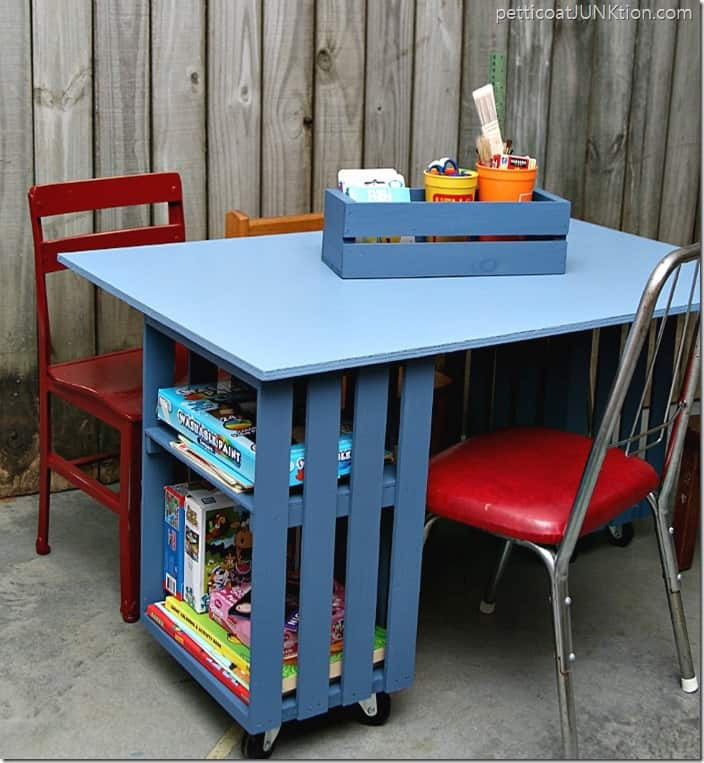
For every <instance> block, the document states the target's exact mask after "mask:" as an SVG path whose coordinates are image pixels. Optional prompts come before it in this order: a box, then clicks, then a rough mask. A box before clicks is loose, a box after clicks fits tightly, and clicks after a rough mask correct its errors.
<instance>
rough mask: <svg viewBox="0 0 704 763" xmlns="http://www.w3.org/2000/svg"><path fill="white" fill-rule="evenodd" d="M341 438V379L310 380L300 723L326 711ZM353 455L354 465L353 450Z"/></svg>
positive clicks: (303, 561)
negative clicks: (338, 455) (338, 456)
mask: <svg viewBox="0 0 704 763" xmlns="http://www.w3.org/2000/svg"><path fill="white" fill-rule="evenodd" d="M339 435H340V375H339V374H323V375H320V376H313V377H311V378H310V379H309V381H308V394H307V405H306V434H305V446H306V450H305V464H304V469H305V480H304V482H303V528H302V543H301V569H300V602H299V604H300V619H299V641H298V669H299V672H298V685H297V692H298V715H297V717H298V718H308V717H310V716H312V715H318V714H320V713H323V712H326V711H327V709H328V684H329V675H328V674H329V653H330V622H331V602H332V585H333V561H334V550H335V521H336V513H335V505H336V502H337V452H338V440H339ZM352 453H353V456H352V457H353V459H354V456H355V449H354V448H353V450H352ZM353 462H354V461H353Z"/></svg>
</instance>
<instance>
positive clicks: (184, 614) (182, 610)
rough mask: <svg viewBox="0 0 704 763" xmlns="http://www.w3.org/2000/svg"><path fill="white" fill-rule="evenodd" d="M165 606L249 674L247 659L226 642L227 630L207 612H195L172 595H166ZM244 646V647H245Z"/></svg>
mask: <svg viewBox="0 0 704 763" xmlns="http://www.w3.org/2000/svg"><path fill="white" fill-rule="evenodd" d="M164 603H165V605H166V608H167V609H168V610H169V611H170V612H173V613H174V615H176V617H177V618H178V619H179V620H182V621H183V622H184V623H186V625H188V626H189V627H190V628H192V629H193V630H194V631H195V632H196V633H197V634H198V635H199V636H201V637H202V638H204V639H205V640H206V641H207V642H208V643H209V644H211V645H212V646H213V647H214V648H215V649H217V651H218V652H220V654H222V655H224V656H225V657H227V659H228V660H230V662H233V663H234V664H235V665H236V666H237V667H238V668H240V669H241V670H243V671H244V672H245V674H246V675H249V660H245V659H243V657H242V655H241V654H239V653H238V652H237V651H235V649H234V648H233V645H234V643H232V644H231V643H230V642H228V638H227V631H226V630H225V629H224V628H222V627H221V626H219V625H218V624H217V623H216V622H214V621H213V620H211V619H210V618H209V617H208V615H207V614H197V613H196V612H194V611H193V610H192V609H191V607H190V606H189V605H188V604H187V603H186V602H185V601H179V600H178V599H176V598H175V597H173V596H167V597H166V601H165V602H164ZM245 648H246V647H245Z"/></svg>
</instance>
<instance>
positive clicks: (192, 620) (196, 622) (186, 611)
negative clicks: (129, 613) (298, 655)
mask: <svg viewBox="0 0 704 763" xmlns="http://www.w3.org/2000/svg"><path fill="white" fill-rule="evenodd" d="M165 604H166V608H167V609H168V610H169V611H170V612H173V613H174V614H175V615H176V617H178V618H179V620H180V621H181V622H183V623H184V624H185V625H186V626H188V627H190V628H191V629H192V630H194V631H195V632H196V633H197V634H199V635H201V636H203V638H205V639H206V640H207V641H208V642H209V643H210V644H212V645H213V646H214V647H215V649H217V650H218V651H219V652H220V653H221V654H223V655H224V656H225V657H227V658H228V659H229V660H231V661H232V662H233V663H234V664H235V665H236V666H237V667H238V668H240V669H241V670H242V672H243V673H244V676H246V679H245V680H246V681H247V682H248V681H249V666H250V651H249V647H248V646H246V645H245V644H243V643H242V642H241V641H240V640H239V639H237V638H236V637H235V636H232V635H229V634H228V633H227V631H226V630H225V629H224V628H222V627H221V626H220V625H218V624H217V623H216V622H214V621H213V620H211V619H210V618H209V617H208V615H206V614H197V613H196V612H193V610H192V609H190V607H189V606H188V605H187V604H186V603H185V602H182V601H178V599H175V598H174V597H173V596H167V597H166V602H165ZM385 644H386V631H385V630H384V629H383V628H381V627H379V626H376V627H375V629H374V652H373V660H374V664H375V665H376V664H378V663H380V662H382V661H383V659H384V648H385ZM343 657H344V652H343V651H341V650H340V651H335V652H333V653H331V654H330V672H329V676H330V678H331V679H333V678H339V677H340V676H341V675H342V662H343ZM281 678H282V681H281V689H282V692H283V693H284V694H285V693H287V692H290V691H293V690H294V689H295V688H296V684H297V681H298V665H297V664H296V662H295V661H294V662H284V663H283V667H282V671H281Z"/></svg>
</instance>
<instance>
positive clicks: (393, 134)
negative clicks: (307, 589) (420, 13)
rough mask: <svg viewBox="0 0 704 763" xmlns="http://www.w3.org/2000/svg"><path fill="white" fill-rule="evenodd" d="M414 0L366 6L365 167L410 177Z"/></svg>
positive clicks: (376, 3)
mask: <svg viewBox="0 0 704 763" xmlns="http://www.w3.org/2000/svg"><path fill="white" fill-rule="evenodd" d="M413 12H414V6H413V2H412V0H388V1H387V2H383V3H379V2H373V3H368V4H367V41H366V46H367V56H366V59H367V60H366V76H365V82H366V85H365V112H364V166H365V167H395V168H396V169H397V170H398V171H399V172H400V173H401V174H402V175H403V176H404V177H405V178H408V159H409V152H410V145H411V144H410V140H411V129H410V128H411V125H410V119H409V116H410V113H411V92H412V90H413Z"/></svg>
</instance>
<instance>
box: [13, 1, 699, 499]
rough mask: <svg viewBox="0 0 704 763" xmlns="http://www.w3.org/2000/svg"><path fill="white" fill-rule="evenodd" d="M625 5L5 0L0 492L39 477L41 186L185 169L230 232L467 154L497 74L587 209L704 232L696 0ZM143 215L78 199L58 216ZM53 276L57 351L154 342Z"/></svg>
mask: <svg viewBox="0 0 704 763" xmlns="http://www.w3.org/2000/svg"><path fill="white" fill-rule="evenodd" d="M628 6H629V8H630V17H629V18H627V19H621V20H614V19H613V18H612V19H610V18H608V12H609V6H608V5H607V4H603V5H600V6H598V8H599V9H602V10H605V11H606V14H605V15H606V18H600V14H599V12H598V11H597V12H596V13H592V10H593V6H589V5H585V6H582V7H581V10H582V15H583V16H587V15H589V13H591V17H590V18H578V19H571V20H566V19H564V18H558V17H559V16H560V15H564V13H566V12H567V11H568V9H570V8H572V9H574V8H579V6H575V5H574V4H573V3H571V2H570V3H567V2H563V1H562V0H543V2H535V3H532V4H529V3H524V4H522V3H521V0H513V6H511V0H503V1H500V0H493V1H489V0H481V2H480V1H479V0H208V1H206V0H94V1H93V2H91V0H61V1H60V2H58V1H57V0H33V2H30V0H5V3H4V6H3V11H4V13H3V23H2V25H0V61H2V65H3V66H2V68H3V76H2V78H0V104H2V105H1V106H0V231H2V237H1V239H0V241H1V243H0V246H1V247H2V256H1V257H0V284H1V285H2V298H1V299H0V316H1V318H2V324H1V326H0V336H2V337H3V339H2V340H1V341H2V352H0V411H1V413H0V422H1V425H0V496H1V495H12V494H17V493H24V492H32V491H34V490H35V489H36V478H37V435H36V430H37V414H36V388H35V387H36V356H35V329H34V296H33V294H34V283H33V264H32V246H31V236H30V230H29V219H28V214H27V203H26V192H27V189H28V188H29V186H30V185H32V184H33V183H44V182H51V181H62V180H68V179H73V178H86V177H92V176H103V175H116V174H124V173H135V172H143V171H148V170H161V169H170V170H177V171H179V172H180V173H181V175H182V178H183V183H184V189H185V201H186V218H187V230H188V235H189V238H191V239H202V238H206V237H211V238H212V237H219V236H221V235H223V226H224V214H225V210H226V209H229V208H233V207H238V208H241V209H243V210H245V211H247V212H248V213H249V214H252V215H259V214H263V215H277V214H289V213H295V212H302V211H307V210H310V209H320V207H321V201H322V192H323V189H324V188H325V187H327V186H330V185H334V183H335V177H336V172H337V170H338V169H339V168H341V167H355V166H390V167H396V168H397V169H399V170H400V171H401V172H403V173H404V174H405V175H406V177H407V179H408V180H409V181H410V182H412V183H414V184H419V183H420V178H421V170H422V167H423V165H424V164H425V163H427V162H428V161H429V160H430V159H433V158H437V157H440V156H445V155H455V156H458V157H459V159H460V160H461V161H462V162H463V163H466V164H471V163H472V162H473V159H474V140H475V136H476V134H477V131H478V119H477V116H476V113H475V108H474V104H473V101H472V95H471V92H472V90H473V89H474V88H476V87H478V86H480V85H482V84H485V83H486V82H487V81H489V77H490V72H491V74H492V76H493V78H494V80H495V82H496V83H497V84H498V86H499V87H498V90H499V93H498V94H499V96H500V101H501V102H502V104H503V105H502V110H503V111H504V118H503V126H504V130H503V132H504V135H505V136H506V137H510V138H512V139H513V142H514V145H515V146H516V147H517V149H518V150H519V151H521V152H526V153H530V154H532V155H535V156H537V157H538V161H539V164H540V168H541V169H540V175H541V178H540V182H541V184H542V185H544V186H545V187H546V188H548V189H549V190H551V191H554V192H556V193H558V194H561V195H563V196H565V197H567V198H569V199H571V201H572V204H573V215H574V216H575V217H582V218H584V219H587V220H591V221H593V222H597V223H602V224H605V225H609V226H612V227H616V228H623V229H624V230H627V231H631V232H633V233H639V234H642V235H646V236H651V237H655V238H660V239H662V240H664V241H669V242H672V243H674V244H683V243H687V242H690V241H691V240H693V239H694V238H698V237H699V222H698V218H697V209H698V195H699V150H700V117H699V94H700V89H701V88H700V84H699V83H700V36H699V34H700V20H699V16H700V7H699V4H698V3H697V2H696V0H681V2H677V1H676V0H670V1H667V0H658V1H657V2H649V0H640V3H639V2H638V0H631V2H629V4H628ZM531 7H532V8H533V9H534V16H537V15H538V14H536V13H535V9H538V10H539V11H541V14H540V15H542V16H543V17H544V18H542V19H541V20H537V19H535V18H534V20H526V19H525V15H526V13H524V14H523V15H524V18H523V19H522V20H518V19H516V20H512V21H510V22H509V21H503V22H501V23H497V10H498V11H500V12H505V11H507V10H511V11H513V12H517V11H518V10H520V8H531ZM634 9H635V11H636V12H635V13H634V12H633V10H634ZM657 11H667V12H668V13H667V14H665V15H669V16H670V18H669V19H663V20H654V19H651V18H648V17H649V16H650V15H654V14H655V13H656V12H657ZM639 15H640V16H641V18H636V16H639ZM677 16H679V18H677ZM148 214H149V212H148V210H145V212H144V215H148ZM94 217H95V219H94ZM140 219H144V218H140V217H139V216H134V215H133V216H132V217H130V218H129V220H128V219H126V218H125V216H124V213H123V212H122V211H120V210H118V211H115V212H113V211H111V212H110V213H102V214H100V215H95V216H94V215H92V214H84V215H78V216H75V217H74V218H72V219H69V220H62V221H60V222H59V223H57V224H56V230H57V231H58V230H61V231H66V230H70V231H73V232H78V231H82V230H87V229H91V228H92V227H93V226H96V227H97V228H98V229H104V228H106V227H109V226H110V225H112V224H114V223H115V222H120V223H128V224H138V223H139V222H140ZM55 280H56V283H55V284H54V283H52V284H51V301H52V303H53V305H54V307H56V308H58V319H59V320H58V323H57V325H56V327H55V329H54V333H53V341H54V350H55V353H56V358H57V359H66V358H69V357H79V356H80V355H81V354H90V353H92V352H93V351H94V350H96V349H97V350H100V351H108V350H114V349H119V348H122V347H125V346H129V345H133V344H135V343H138V342H139V341H140V333H141V326H140V321H139V317H138V316H137V315H135V314H133V313H131V312H130V311H129V310H128V309H127V308H126V307H125V306H124V305H121V304H120V303H119V302H117V301H116V300H114V299H112V298H110V297H108V296H107V295H105V294H103V293H99V292H97V293H96V291H95V290H94V289H93V288H92V287H91V286H90V285H88V284H87V283H85V282H81V281H80V279H77V278H75V277H73V276H72V275H71V274H60V276H57V277H56V278H55ZM174 298H175V299H177V298H178V295H174ZM55 429H56V439H57V441H58V442H59V443H60V444H63V445H64V446H65V447H64V450H65V451H66V453H67V455H69V456H70V455H72V454H73V453H75V452H78V451H79V450H80V449H81V448H83V447H84V446H85V445H86V443H87V441H90V440H94V439H95V438H96V437H98V436H100V435H99V433H98V430H97V429H96V427H95V425H94V424H93V423H91V422H90V421H88V420H86V419H84V418H83V417H79V418H76V417H75V416H71V415H68V414H67V413H66V412H64V411H61V410H59V411H57V417H56V422H55Z"/></svg>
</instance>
